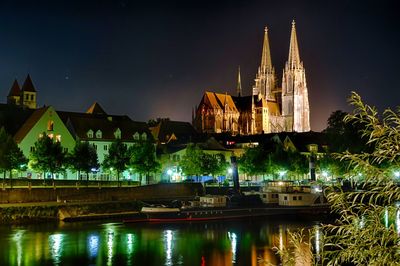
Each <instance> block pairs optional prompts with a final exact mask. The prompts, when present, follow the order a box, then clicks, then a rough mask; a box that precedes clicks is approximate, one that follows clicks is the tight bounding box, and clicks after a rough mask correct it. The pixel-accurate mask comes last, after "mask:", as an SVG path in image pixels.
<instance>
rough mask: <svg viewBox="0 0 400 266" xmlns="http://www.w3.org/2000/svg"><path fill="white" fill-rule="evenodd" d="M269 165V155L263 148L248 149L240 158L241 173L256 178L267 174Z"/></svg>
mask: <svg viewBox="0 0 400 266" xmlns="http://www.w3.org/2000/svg"><path fill="white" fill-rule="evenodd" d="M268 163H269V154H268V152H267V151H266V150H265V149H264V148H263V147H262V146H257V147H252V148H246V150H245V152H244V154H243V155H242V156H241V157H240V158H239V168H240V171H243V172H244V173H246V174H248V175H250V176H254V175H262V174H265V173H266V172H267V170H268V169H267V168H268V167H267V165H268Z"/></svg>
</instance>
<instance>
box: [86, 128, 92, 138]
mask: <svg viewBox="0 0 400 266" xmlns="http://www.w3.org/2000/svg"><path fill="white" fill-rule="evenodd" d="M86 135H87V137H88V138H93V130H91V129H89V131H88V132H87V133H86Z"/></svg>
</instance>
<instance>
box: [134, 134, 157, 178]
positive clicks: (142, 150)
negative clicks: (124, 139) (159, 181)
mask: <svg viewBox="0 0 400 266" xmlns="http://www.w3.org/2000/svg"><path fill="white" fill-rule="evenodd" d="M128 153H129V154H130V161H129V166H130V167H132V169H134V170H135V171H136V172H137V173H139V174H140V176H142V175H145V176H146V183H148V182H149V180H148V178H149V175H150V173H157V172H158V171H159V170H160V168H161V165H160V163H159V162H158V161H157V159H156V149H155V146H154V144H153V143H152V142H150V141H142V142H137V143H135V144H134V145H133V146H132V147H131V148H130V149H129V152H128Z"/></svg>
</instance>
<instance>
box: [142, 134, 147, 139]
mask: <svg viewBox="0 0 400 266" xmlns="http://www.w3.org/2000/svg"><path fill="white" fill-rule="evenodd" d="M146 139H147V134H146V133H144V132H143V134H142V140H146Z"/></svg>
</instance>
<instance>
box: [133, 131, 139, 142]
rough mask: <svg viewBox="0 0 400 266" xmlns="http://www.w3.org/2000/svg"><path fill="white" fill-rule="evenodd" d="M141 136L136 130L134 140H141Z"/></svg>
mask: <svg viewBox="0 0 400 266" xmlns="http://www.w3.org/2000/svg"><path fill="white" fill-rule="evenodd" d="M139 138H140V136H139V133H137V132H136V133H135V134H133V139H134V140H139Z"/></svg>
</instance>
